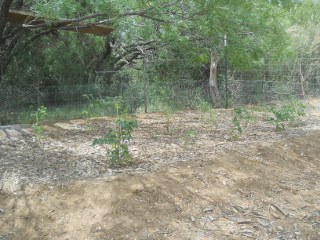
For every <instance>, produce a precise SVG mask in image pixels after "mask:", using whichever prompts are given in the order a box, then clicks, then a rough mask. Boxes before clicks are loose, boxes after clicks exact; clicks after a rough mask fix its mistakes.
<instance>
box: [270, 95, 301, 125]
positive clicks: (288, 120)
mask: <svg viewBox="0 0 320 240" xmlns="http://www.w3.org/2000/svg"><path fill="white" fill-rule="evenodd" d="M268 109H269V111H271V112H272V113H273V115H274V117H271V118H269V121H271V122H274V123H275V124H276V129H275V130H276V131H283V130H285V126H286V125H287V126H300V125H301V119H300V117H301V116H304V115H306V105H305V104H304V103H302V102H301V101H298V100H296V99H295V98H291V99H290V101H289V102H288V104H285V105H281V106H278V107H269V108H268Z"/></svg>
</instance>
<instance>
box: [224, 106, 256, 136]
mask: <svg viewBox="0 0 320 240" xmlns="http://www.w3.org/2000/svg"><path fill="white" fill-rule="evenodd" d="M253 119H254V117H253V116H252V114H251V112H249V111H248V110H247V109H246V108H240V107H239V108H234V109H233V118H232V124H233V127H232V128H231V129H230V133H231V134H234V132H235V130H236V131H237V132H238V133H239V134H240V135H241V134H242V133H243V129H242V126H241V125H242V124H241V121H242V122H244V126H245V127H247V126H248V124H249V121H250V120H253ZM232 137H233V139H235V140H237V139H239V136H238V135H233V136H232Z"/></svg>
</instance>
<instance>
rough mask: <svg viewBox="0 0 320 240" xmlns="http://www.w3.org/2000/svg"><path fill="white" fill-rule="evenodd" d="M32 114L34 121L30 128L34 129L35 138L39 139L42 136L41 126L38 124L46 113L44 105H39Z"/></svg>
mask: <svg viewBox="0 0 320 240" xmlns="http://www.w3.org/2000/svg"><path fill="white" fill-rule="evenodd" d="M32 115H33V116H34V117H35V122H34V123H33V124H32V128H33V129H34V130H35V131H36V137H37V139H40V138H41V137H42V127H41V126H40V124H41V123H42V121H43V120H44V118H45V116H46V115H47V108H46V107H45V106H41V107H39V108H38V110H37V111H36V112H35V113H33V114H32Z"/></svg>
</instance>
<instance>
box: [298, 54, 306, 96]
mask: <svg viewBox="0 0 320 240" xmlns="http://www.w3.org/2000/svg"><path fill="white" fill-rule="evenodd" d="M299 73H300V87H301V95H302V98H303V99H305V98H306V93H305V90H304V83H305V81H306V80H305V78H304V76H303V71H302V64H301V59H300V62H299Z"/></svg>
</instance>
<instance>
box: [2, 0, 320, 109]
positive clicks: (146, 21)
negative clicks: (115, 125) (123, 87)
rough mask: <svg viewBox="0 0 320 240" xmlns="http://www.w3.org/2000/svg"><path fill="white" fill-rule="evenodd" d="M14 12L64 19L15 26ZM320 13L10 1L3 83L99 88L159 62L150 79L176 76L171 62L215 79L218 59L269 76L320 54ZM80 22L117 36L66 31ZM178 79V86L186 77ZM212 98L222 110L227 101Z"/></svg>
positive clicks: (292, 7)
mask: <svg viewBox="0 0 320 240" xmlns="http://www.w3.org/2000/svg"><path fill="white" fill-rule="evenodd" d="M9 8H12V9H16V10H23V11H28V12H33V13H35V14H36V15H39V16H41V15H45V16H49V17H51V18H55V19H56V20H51V21H48V22H47V23H46V24H40V25H29V24H12V23H7V22H6V16H7V12H8V10H9ZM319 8H320V7H319V2H318V1H314V0H303V1H295V0H282V1H272V0H258V1H249V0H234V1H224V0H215V1H206V0H194V1H185V0H160V1H159V0H158V1H155V0H151V1H145V0H135V1H129V0H121V1H111V0H110V1H106V0H81V1H67V0H57V1H49V0H36V1H35V0H33V1H32V0H3V1H2V3H1V8H0V16H1V19H0V51H1V55H0V69H1V71H0V84H1V86H19V87H21V86H30V85H35V86H39V85H42V86H50V85H55V86H56V85H70V84H86V83H93V82H94V81H96V74H95V73H96V72H97V71H105V70H109V71H111V70H112V71H118V70H121V69H128V68H133V69H136V68H140V69H141V68H143V62H144V61H148V60H150V59H151V58H152V59H153V64H149V65H148V68H153V69H158V70H159V69H162V70H161V71H158V73H159V74H161V76H154V75H153V79H151V80H150V81H152V80H154V79H159V81H163V80H164V77H165V76H166V75H168V74H166V73H165V72H166V71H167V72H168V70H169V68H170V64H166V63H164V62H163V61H158V60H157V59H171V60H172V59H176V60H178V59H184V61H185V62H187V63H186V65H188V67H189V69H188V74H189V75H190V77H194V76H198V78H201V79H202V78H203V79H207V80H208V79H209V68H210V62H211V61H212V60H211V59H212V58H211V57H212V56H215V58H216V59H215V61H216V68H217V67H219V65H221V64H222V63H223V61H222V60H224V59H225V57H227V58H228V62H229V64H230V65H231V66H233V67H234V68H236V69H252V68H255V69H261V71H266V69H263V66H264V65H265V64H266V63H268V64H270V63H271V62H272V61H275V60H274V59H276V61H279V60H280V59H282V58H283V57H284V56H285V57H291V58H294V57H296V56H299V57H305V56H311V57H312V56H313V57H316V56H317V55H318V54H319V39H318V36H319V34H318V32H317V31H318V30H317V29H319V26H318V25H319V12H320V11H319ZM59 18H63V19H59ZM64 19H71V20H72V21H70V23H71V22H72V25H63V26H61V25H60V26H59V22H61V21H65V20H64ZM80 21H81V22H82V23H86V24H87V25H88V26H92V25H96V24H106V25H110V26H113V27H115V30H114V31H113V32H112V33H111V34H110V35H109V36H107V37H99V36H94V35H88V34H82V33H75V32H69V31H62V30H68V29H71V28H73V29H74V28H76V26H77V23H78V22H80ZM171 65H172V64H171ZM171 67H172V66H171ZM179 67H180V66H179ZM179 67H178V68H179ZM175 68H177V67H176V66H175ZM181 68H182V67H181ZM181 71H183V70H182V69H181ZM181 71H180V72H181ZM299 71H300V75H301V76H303V81H308V77H307V73H309V72H313V73H314V72H315V71H316V67H313V68H312V70H310V69H307V68H306V67H303V69H302V67H301V69H300V70H299ZM169 75H170V74H169ZM169 75H168V76H169ZM309 75H310V74H309ZM170 77H171V81H173V80H174V79H177V77H178V76H177V77H176V78H174V77H172V75H170ZM131 80H132V79H130V78H127V80H126V81H131ZM207 80H206V81H207ZM214 80H215V81H216V80H217V78H214ZM99 81H104V82H105V84H107V85H110V86H111V85H112V84H113V83H114V81H117V79H116V78H112V74H109V75H108V76H107V77H104V78H103V79H101V78H100V79H99ZM215 85H216V86H218V85H219V84H218V83H217V82H216V83H215ZM216 90H217V89H216ZM211 100H212V102H213V104H218V105H219V102H220V100H219V99H215V98H212V99H211Z"/></svg>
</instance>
